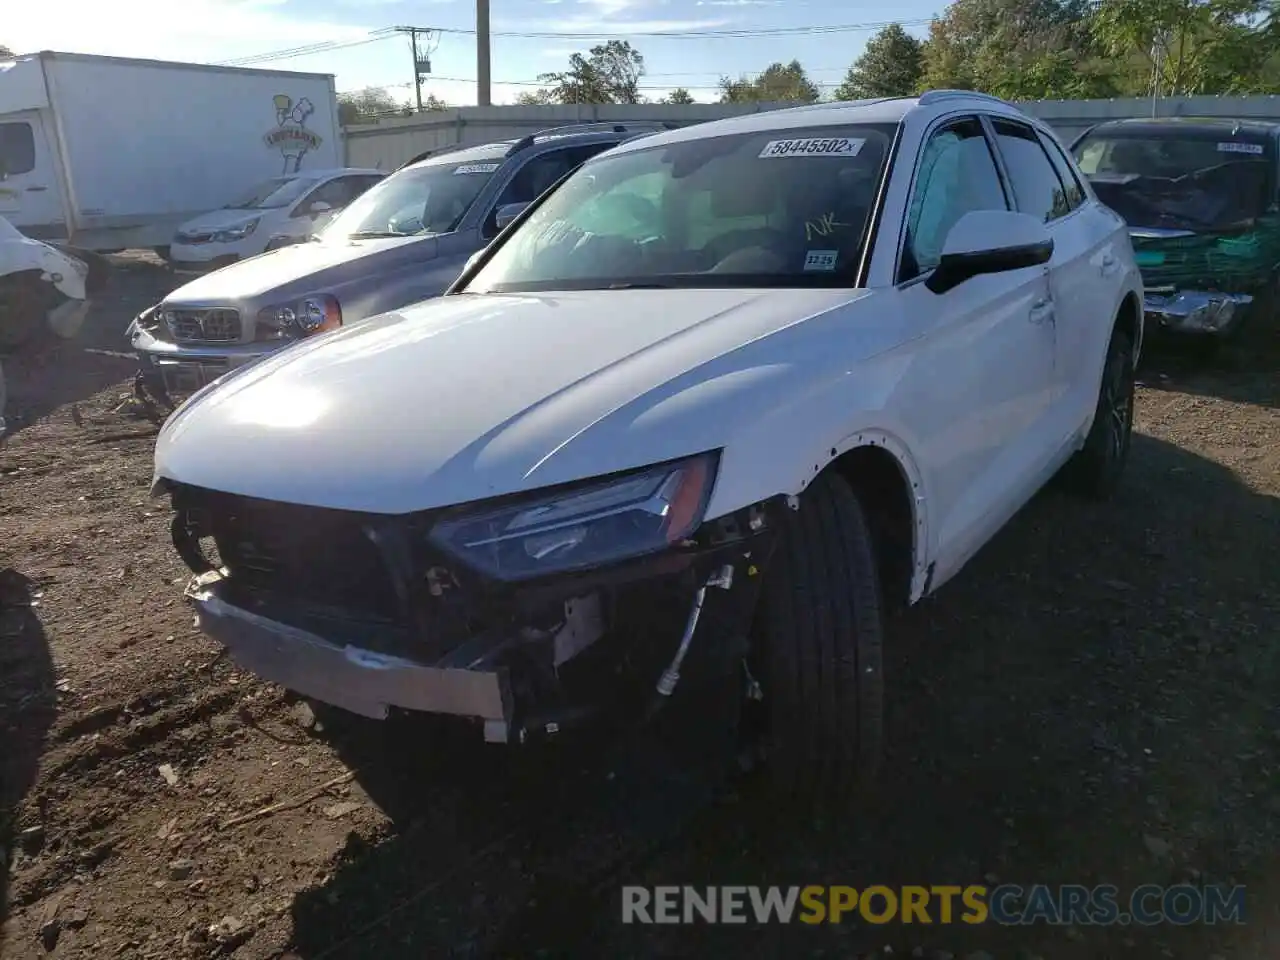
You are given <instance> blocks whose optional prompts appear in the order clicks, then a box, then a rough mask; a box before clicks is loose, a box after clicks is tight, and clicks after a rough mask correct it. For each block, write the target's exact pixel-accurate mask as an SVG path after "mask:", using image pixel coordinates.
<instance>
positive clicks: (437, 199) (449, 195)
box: [324, 159, 502, 240]
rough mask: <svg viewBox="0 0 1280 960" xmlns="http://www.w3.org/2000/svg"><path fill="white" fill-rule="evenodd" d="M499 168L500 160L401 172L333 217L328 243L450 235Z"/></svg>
mask: <svg viewBox="0 0 1280 960" xmlns="http://www.w3.org/2000/svg"><path fill="white" fill-rule="evenodd" d="M500 166H502V162H501V160H497V159H494V160H484V161H476V160H468V161H466V162H460V163H446V164H431V165H428V166H425V167H412V168H410V169H407V170H401V171H400V172H399V173H396V174H392V175H391V176H390V177H387V179H385V180H383V181H382V182H381V183H379V184H377V185H376V186H374V187H371V188H370V189H369V190H367V191H366V192H365V193H363V194H361V195H360V196H359V197H358V198H357V199H356V200H355V201H353V202H352V203H351V204H350V206H348V207H347V208H346V210H344V211H342V213H341V214H339V215H338V216H336V217H334V219H333V221H332V222H331V223H330V224H329V226H328V227H326V228H325V231H324V239H326V240H332V239H334V238H356V239H359V238H361V237H407V236H412V235H414V234H421V233H449V232H451V231H453V230H456V229H457V228H458V224H459V223H461V222H462V218H463V217H464V216H465V215H466V213H467V210H469V209H470V207H471V204H472V203H474V202H475V199H476V197H477V196H478V195H479V194H480V191H481V190H483V189H484V186H485V184H486V183H488V182H489V181H490V180H491V179H492V178H493V174H494V172H495V171H497V169H498V168H499V167H500Z"/></svg>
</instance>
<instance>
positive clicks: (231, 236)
mask: <svg viewBox="0 0 1280 960" xmlns="http://www.w3.org/2000/svg"><path fill="white" fill-rule="evenodd" d="M258 219H261V218H258ZM257 229H258V220H257V219H255V220H250V221H249V222H248V223H243V224H241V225H240V226H238V227H232V228H231V229H229V230H215V231H214V233H213V242H214V243H234V242H235V241H237V240H243V239H244V238H245V237H248V236H251V235H252V234H253V231H255V230H257Z"/></svg>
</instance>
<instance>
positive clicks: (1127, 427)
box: [1064, 329, 1134, 500]
mask: <svg viewBox="0 0 1280 960" xmlns="http://www.w3.org/2000/svg"><path fill="white" fill-rule="evenodd" d="M1133 400H1134V375H1133V342H1132V341H1131V340H1130V339H1129V335H1128V334H1127V333H1125V332H1124V331H1123V330H1118V329H1117V330H1116V331H1114V332H1113V333H1112V334H1111V343H1110V344H1109V345H1108V347H1107V359H1106V363H1105V364H1104V366H1103V371H1102V385H1101V386H1100V387H1099V390H1098V405H1097V408H1096V410H1095V411H1094V415H1093V426H1092V427H1091V428H1090V429H1089V436H1088V437H1087V438H1086V439H1085V444H1084V447H1083V448H1081V449H1080V450H1079V451H1078V452H1077V453H1076V455H1075V456H1074V457H1073V458H1072V459H1071V461H1070V462H1068V464H1067V469H1066V471H1065V476H1064V479H1066V480H1067V482H1068V485H1069V486H1070V487H1071V489H1072V490H1074V491H1075V492H1076V493H1078V494H1081V495H1083V496H1086V497H1091V498H1093V499H1095V500H1104V499H1106V498H1107V497H1109V496H1111V494H1112V493H1114V492H1115V489H1116V487H1117V486H1118V485H1119V483H1120V476H1121V474H1123V473H1124V466H1125V463H1126V461H1127V460H1128V458H1129V445H1130V441H1131V439H1132V434H1133Z"/></svg>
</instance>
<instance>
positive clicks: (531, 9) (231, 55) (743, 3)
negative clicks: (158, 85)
mask: <svg viewBox="0 0 1280 960" xmlns="http://www.w3.org/2000/svg"><path fill="white" fill-rule="evenodd" d="M11 2H12V5H14V6H15V7H16V10H10V11H7V12H6V14H5V16H4V17H3V18H0V44H2V45H4V46H7V47H10V48H11V49H13V50H14V51H15V52H18V53H30V52H34V51H37V50H61V51H68V52H74V53H96V54H107V55H112V56H122V57H147V58H151V59H159V60H183V61H193V62H198V63H223V62H226V61H230V60H234V59H237V58H242V57H249V56H253V55H257V54H263V53H269V52H275V51H281V50H292V49H296V48H298V47H301V46H304V45H307V44H315V43H326V42H336V43H346V42H350V43H351V44H353V45H352V46H347V47H345V48H342V49H330V50H326V51H323V52H317V53H311V54H309V55H306V56H296V57H290V58H287V59H277V60H272V61H271V62H270V63H262V64H258V65H260V66H264V67H271V68H278V69H284V70H303V71H312V72H318V73H332V74H335V75H336V77H337V87H338V90H339V91H341V92H346V91H355V90H359V89H362V88H364V87H368V86H385V87H387V88H388V90H389V92H390V93H391V94H392V95H393V96H395V97H397V99H403V100H409V99H411V98H412V96H413V86H412V75H413V66H412V55H411V53H410V50H409V40H408V38H407V37H404V36H396V35H392V36H390V37H386V38H384V39H379V40H374V41H372V42H364V43H360V42H359V41H362V40H368V38H369V34H370V33H371V32H373V31H377V30H380V29H382V28H386V27H390V26H396V25H405V26H415V27H430V28H433V29H435V30H437V31H439V32H438V33H434V34H432V36H431V38H430V45H431V46H432V47H434V48H435V49H434V52H432V54H431V58H430V59H431V73H432V76H431V79H429V80H428V81H427V82H426V83H425V84H424V86H423V90H424V95H425V94H426V93H433V94H435V95H436V96H437V97H440V98H441V99H443V100H444V101H445V102H446V103H448V104H450V105H453V106H463V105H466V104H474V103H475V102H476V88H475V76H476V42H475V35H474V30H475V5H474V0H39V2H38V3H23V2H22V0H11ZM940 5H941V4H940V3H937V2H935V0H899V2H896V3H893V4H885V3H876V2H875V0H837V2H824V0H490V29H491V32H492V34H493V37H492V42H491V51H492V53H491V57H492V68H491V71H492V74H491V75H492V99H493V102H494V103H510V102H512V101H513V100H514V98H515V97H516V95H517V94H518V93H520V92H521V91H525V90H533V89H536V88H537V86H538V83H537V77H538V75H539V74H541V73H546V72H549V71H554V70H563V69H564V68H565V67H566V66H567V63H568V59H569V56H570V55H571V54H573V53H574V52H579V51H581V52H585V51H586V50H587V49H588V48H590V47H591V46H592V45H593V44H595V43H600V42H603V41H604V40H606V39H608V38H611V37H619V38H621V39H626V40H629V41H630V42H631V44H632V46H634V47H635V48H636V49H637V50H639V51H640V53H641V54H643V55H644V58H645V76H644V77H643V78H642V80H641V88H642V93H643V95H644V96H646V97H649V98H652V99H657V98H659V97H662V96H665V95H666V94H667V93H668V92H669V91H670V90H671V89H673V88H675V87H685V88H686V89H688V90H689V91H690V92H691V93H692V94H693V96H694V98H695V99H697V100H700V101H705V102H710V101H714V100H715V99H716V82H717V80H718V78H719V77H720V76H722V75H728V76H733V77H737V76H739V75H741V74H744V73H747V74H752V73H757V72H759V71H760V70H761V69H763V68H764V67H766V66H767V65H768V64H769V63H771V62H773V61H776V60H783V61H788V60H791V59H792V58H797V59H799V60H800V62H801V63H802V64H803V65H804V66H805V68H806V69H807V70H808V71H809V75H810V77H811V79H813V80H814V82H815V83H817V84H818V85H819V86H820V87H821V88H823V89H824V90H827V91H829V90H830V89H832V88H833V87H835V86H836V85H838V84H839V82H840V80H841V79H842V78H843V76H844V73H845V71H846V70H847V69H848V67H849V64H850V63H852V62H853V60H854V59H855V58H856V57H857V56H858V54H859V53H860V52H861V50H862V47H863V45H864V44H865V42H866V40H867V39H868V38H869V37H870V36H871V35H872V34H873V33H874V31H875V29H876V28H877V27H878V26H879V25H881V24H883V23H884V22H885V21H887V20H899V21H902V22H903V23H904V25H905V26H906V27H907V29H908V30H909V31H910V32H912V33H914V34H916V35H917V36H923V34H924V32H925V30H926V27H925V26H924V25H922V24H920V23H919V21H923V20H926V19H927V18H928V17H929V16H931V15H932V14H933V13H934V12H935V11H936V10H937V8H938V7H939V6H940ZM860 24H871V25H872V26H871V27H869V28H868V29H859V30H841V31H839V32H827V33H804V32H799V33H793V34H790V35H782V36H779V35H777V34H775V35H773V36H753V35H750V33H748V35H745V36H743V35H738V36H706V35H705V33H706V32H707V31H748V32H750V31H755V30H778V29H792V30H795V29H797V28H798V29H800V30H804V29H805V28H810V27H823V26H831V25H841V26H843V25H860ZM681 32H684V33H687V32H694V33H699V32H701V33H702V34H704V35H702V36H696V37H684V38H680V37H655V36H645V34H654V33H681ZM530 33H537V34H560V35H565V34H568V35H569V36H550V37H548V36H542V37H529V36H519V34H530Z"/></svg>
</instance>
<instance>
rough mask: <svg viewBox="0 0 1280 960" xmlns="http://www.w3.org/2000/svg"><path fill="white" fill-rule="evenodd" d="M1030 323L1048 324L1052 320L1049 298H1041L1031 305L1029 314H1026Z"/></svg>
mask: <svg viewBox="0 0 1280 960" xmlns="http://www.w3.org/2000/svg"><path fill="white" fill-rule="evenodd" d="M1028 316H1029V317H1030V318H1031V322H1032V323H1048V322H1050V321H1052V320H1053V300H1052V299H1050V298H1049V297H1041V298H1040V299H1039V300H1037V301H1036V302H1035V303H1033V304H1032V305H1031V312H1030V313H1029V314H1028Z"/></svg>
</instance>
